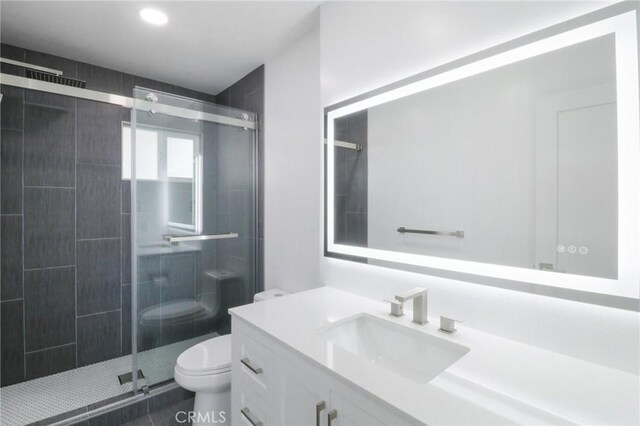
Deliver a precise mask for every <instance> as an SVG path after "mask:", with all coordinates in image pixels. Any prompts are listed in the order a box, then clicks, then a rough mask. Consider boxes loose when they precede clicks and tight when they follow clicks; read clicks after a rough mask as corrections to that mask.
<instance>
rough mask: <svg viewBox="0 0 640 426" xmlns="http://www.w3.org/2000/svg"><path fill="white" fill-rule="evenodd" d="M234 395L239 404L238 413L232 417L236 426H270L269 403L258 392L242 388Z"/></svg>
mask: <svg viewBox="0 0 640 426" xmlns="http://www.w3.org/2000/svg"><path fill="white" fill-rule="evenodd" d="M243 385H244V384H243ZM233 395H234V397H235V398H238V402H239V404H238V412H236V413H233V414H232V416H231V419H232V421H233V424H234V425H242V426H269V410H268V407H267V403H266V402H265V401H264V400H263V399H262V398H260V397H259V396H258V394H257V393H256V392H254V391H253V390H252V389H249V388H247V387H246V386H242V388H241V389H239V390H237V391H236V392H233Z"/></svg>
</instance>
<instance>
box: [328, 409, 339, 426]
mask: <svg viewBox="0 0 640 426" xmlns="http://www.w3.org/2000/svg"><path fill="white" fill-rule="evenodd" d="M337 418H338V411H337V410H331V411H329V414H327V424H328V425H329V426H331V425H332V424H333V421H334V420H335V419H337ZM341 423H342V422H341Z"/></svg>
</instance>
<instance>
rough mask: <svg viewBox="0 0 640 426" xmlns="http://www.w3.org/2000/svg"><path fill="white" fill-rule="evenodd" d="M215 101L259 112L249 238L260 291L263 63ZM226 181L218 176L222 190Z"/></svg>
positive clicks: (262, 284)
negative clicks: (254, 222)
mask: <svg viewBox="0 0 640 426" xmlns="http://www.w3.org/2000/svg"><path fill="white" fill-rule="evenodd" d="M216 102H217V103H218V104H220V105H226V106H230V107H232V108H238V109H243V110H247V111H251V112H254V113H256V114H258V120H259V126H258V152H257V154H258V155H257V157H258V158H257V162H258V200H257V203H258V212H257V214H258V229H257V235H254V236H252V238H254V239H255V240H256V241H255V244H256V245H257V253H256V269H257V270H256V277H255V283H256V284H255V286H256V287H255V291H256V292H259V291H262V290H264V263H263V259H264V226H263V223H264V144H265V140H264V65H261V66H259V67H258V68H256V69H255V70H253V71H251V72H250V73H249V74H247V75H246V76H244V77H243V78H241V79H240V80H238V81H237V82H236V83H234V84H233V85H232V86H230V87H228V88H226V89H225V90H223V91H222V92H220V93H218V94H217V95H216ZM229 180H230V179H228V178H227V177H225V176H224V175H223V174H221V175H219V185H221V187H220V190H221V191H223V192H224V191H228V190H229V189H233V188H230V187H229V186H228V185H227V182H228V181H229ZM222 256H223V257H224V256H225V254H224V253H222ZM247 256H250V254H249V253H246V255H245V256H244V257H247ZM238 260H242V259H238ZM244 261H245V262H246V261H248V259H244Z"/></svg>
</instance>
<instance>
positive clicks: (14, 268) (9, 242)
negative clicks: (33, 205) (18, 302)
mask: <svg viewBox="0 0 640 426" xmlns="http://www.w3.org/2000/svg"><path fill="white" fill-rule="evenodd" d="M1 228H2V229H0V238H1V239H2V241H1V243H0V244H2V255H1V257H2V270H1V271H0V278H1V279H2V286H1V291H0V300H12V299H21V298H22V216H19V215H15V216H14V215H11V216H5V215H3V216H2V227H1Z"/></svg>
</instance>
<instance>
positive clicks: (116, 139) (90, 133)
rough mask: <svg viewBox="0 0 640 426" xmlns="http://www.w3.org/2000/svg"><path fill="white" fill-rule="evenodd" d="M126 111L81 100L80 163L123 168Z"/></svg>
mask: <svg viewBox="0 0 640 426" xmlns="http://www.w3.org/2000/svg"><path fill="white" fill-rule="evenodd" d="M121 120H122V107H119V106H117V105H107V104H100V103H97V102H92V101H85V100H78V121H77V126H78V151H77V161H78V162H79V163H91V164H104V165H111V166H119V165H120V163H121V157H122V146H121V145H122V144H121V138H122V122H121Z"/></svg>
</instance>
